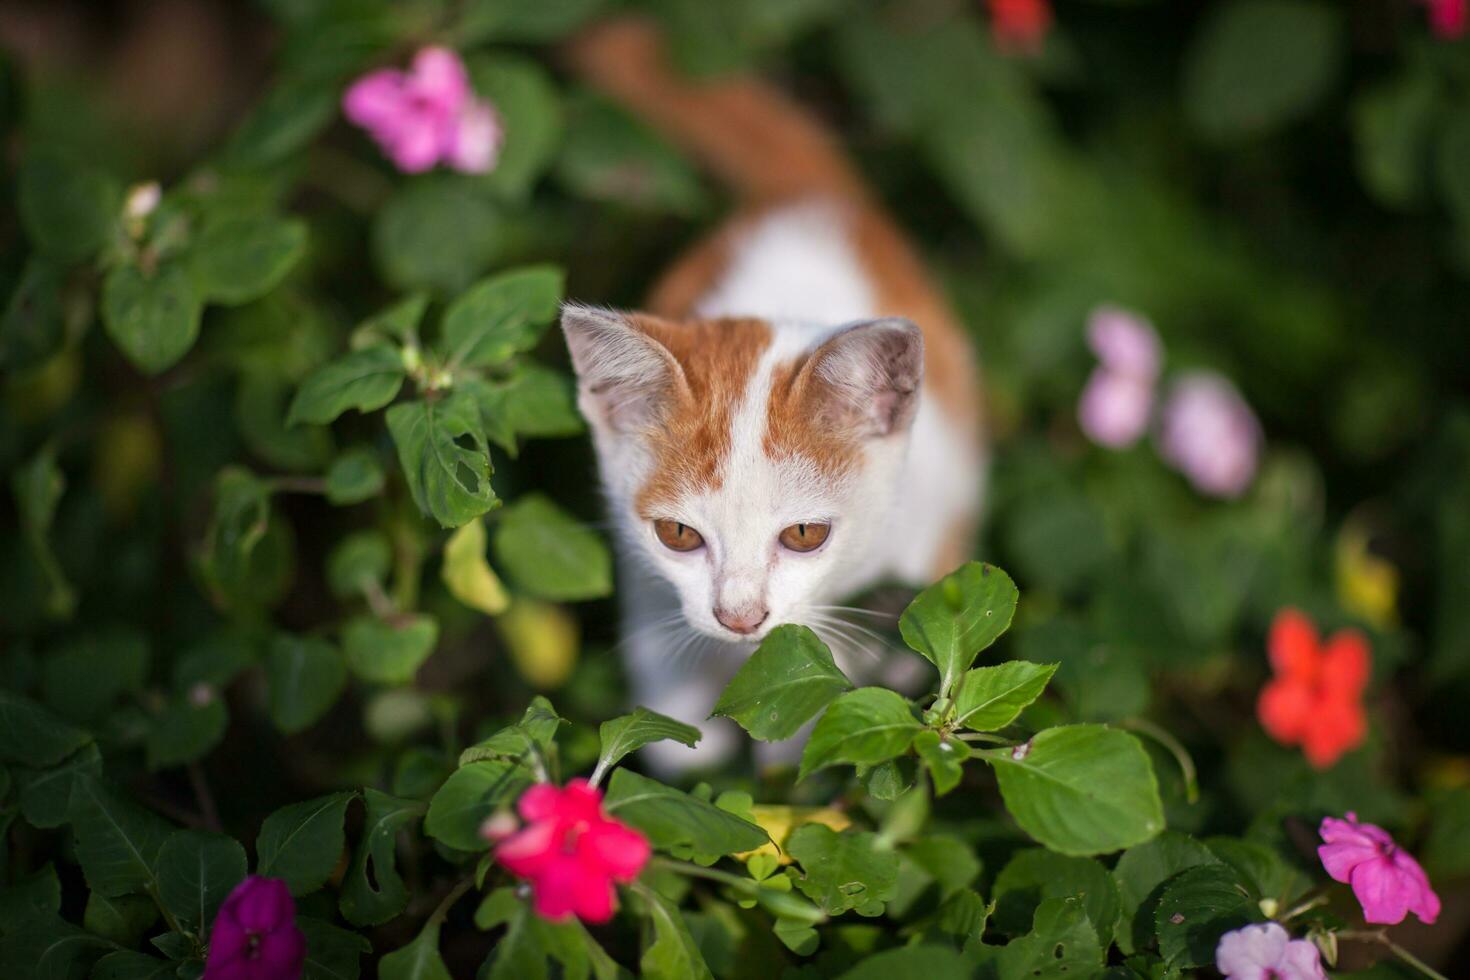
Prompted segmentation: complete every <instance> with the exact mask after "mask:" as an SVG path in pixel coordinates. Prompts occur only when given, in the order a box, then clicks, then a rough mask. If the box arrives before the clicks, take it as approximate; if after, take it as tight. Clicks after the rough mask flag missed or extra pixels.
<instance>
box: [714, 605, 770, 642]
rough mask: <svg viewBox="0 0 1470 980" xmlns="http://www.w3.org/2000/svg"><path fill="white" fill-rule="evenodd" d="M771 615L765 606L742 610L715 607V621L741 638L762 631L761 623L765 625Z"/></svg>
mask: <svg viewBox="0 0 1470 980" xmlns="http://www.w3.org/2000/svg"><path fill="white" fill-rule="evenodd" d="M769 615H770V611H769V610H768V609H766V608H765V607H764V606H749V607H747V608H745V609H740V610H732V609H726V608H725V607H723V606H715V619H717V620H719V623H720V625H721V626H723V627H725V629H727V630H730V631H731V632H733V633H739V634H740V635H741V636H746V635H748V634H750V633H754V632H755V631H756V630H758V629H760V628H761V623H764V622H765V621H766V617H767V616H769Z"/></svg>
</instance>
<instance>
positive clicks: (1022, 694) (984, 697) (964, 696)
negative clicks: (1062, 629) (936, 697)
mask: <svg viewBox="0 0 1470 980" xmlns="http://www.w3.org/2000/svg"><path fill="white" fill-rule="evenodd" d="M1056 671H1057V665H1056V664H1032V663H1027V662H1026V661H1024V660H1012V661H1008V662H1007V663H1003V664H998V665H996V666H994V667H976V668H975V669H974V670H971V671H967V672H966V673H965V675H964V676H963V677H961V678H960V683H959V686H958V687H957V688H956V689H955V694H954V702H955V717H954V723H955V724H956V725H962V726H964V727H965V728H969V729H972V730H974V731H977V732H993V731H997V730H998V729H1001V728H1004V727H1006V726H1007V725H1009V724H1010V723H1011V722H1013V721H1015V720H1016V717H1017V716H1018V715H1020V713H1021V712H1022V711H1023V710H1024V709H1025V708H1026V706H1027V705H1028V704H1030V703H1031V702H1032V701H1035V700H1036V699H1037V698H1039V697H1041V692H1042V691H1044V690H1046V685H1047V682H1048V681H1050V680H1051V675H1052V674H1055V673H1056Z"/></svg>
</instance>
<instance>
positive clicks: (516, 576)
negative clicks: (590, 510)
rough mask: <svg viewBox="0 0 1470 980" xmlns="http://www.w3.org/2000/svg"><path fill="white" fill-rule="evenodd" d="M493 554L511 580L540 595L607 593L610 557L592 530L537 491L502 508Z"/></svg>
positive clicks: (584, 596)
mask: <svg viewBox="0 0 1470 980" xmlns="http://www.w3.org/2000/svg"><path fill="white" fill-rule="evenodd" d="M495 557H496V558H497V559H499V561H500V565H501V567H502V568H504V569H505V572H506V574H507V575H509V576H510V578H511V580H512V581H513V582H515V583H516V585H518V586H520V587H521V588H522V589H525V590H526V591H527V592H529V593H531V594H532V595H534V596H537V597H539V598H542V599H553V600H558V601H574V600H579V599H598V598H601V597H603V596H605V595H608V594H610V593H611V592H612V557H611V556H610V555H609V554H608V550H607V545H606V544H604V543H603V540H602V538H600V537H598V535H597V533H596V532H594V531H591V530H589V529H588V528H587V527H585V526H583V525H582V524H581V523H579V522H578V521H577V520H576V519H575V518H573V517H572V516H571V515H570V514H568V513H567V512H566V511H564V510H562V509H561V508H560V507H558V506H556V504H554V503H552V502H551V501H550V500H548V499H547V498H546V497H544V496H542V495H541V494H535V493H533V494H527V495H526V496H524V497H521V498H520V499H519V500H517V501H516V502H515V503H514V504H512V505H511V506H509V507H507V508H506V509H505V513H504V514H503V515H501V518H500V522H499V525H498V526H497V527H496V529H495Z"/></svg>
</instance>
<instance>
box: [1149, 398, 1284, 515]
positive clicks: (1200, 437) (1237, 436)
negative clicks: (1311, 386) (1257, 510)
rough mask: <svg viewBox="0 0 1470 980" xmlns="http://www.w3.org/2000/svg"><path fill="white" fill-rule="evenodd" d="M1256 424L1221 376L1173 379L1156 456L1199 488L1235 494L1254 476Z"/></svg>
mask: <svg viewBox="0 0 1470 980" xmlns="http://www.w3.org/2000/svg"><path fill="white" fill-rule="evenodd" d="M1261 441H1262V436H1261V424H1260V423H1259V422H1257V421H1256V416H1255V413H1253V412H1252V411H1251V409H1250V406H1249V405H1247V404H1246V403H1245V399H1243V398H1242V397H1241V396H1240V392H1238V391H1236V390H1235V386H1234V385H1232V384H1231V383H1230V382H1229V381H1227V380H1226V379H1225V378H1223V377H1221V376H1220V375H1218V374H1212V373H1209V372H1205V371H1199V372H1195V373H1193V374H1187V375H1184V376H1183V377H1181V378H1180V379H1179V380H1177V381H1176V382H1175V383H1174V386H1173V388H1172V389H1171V390H1170V392H1169V397H1168V399H1167V400H1166V401H1165V403H1164V408H1163V418H1162V422H1161V425H1160V431H1159V455H1161V456H1163V457H1164V461H1165V462H1167V463H1168V464H1169V465H1171V466H1173V467H1174V468H1175V469H1177V470H1179V471H1180V472H1181V473H1183V474H1184V475H1185V477H1187V478H1188V479H1189V482H1190V483H1192V484H1194V488H1195V489H1196V490H1198V491H1199V492H1200V493H1204V494H1208V495H1210V496H1212V497H1238V496H1240V495H1241V494H1242V493H1244V492H1245V490H1246V488H1247V487H1249V486H1250V483H1251V480H1252V479H1253V478H1254V477H1255V475H1256V462H1257V458H1258V457H1259V455H1260V451H1261Z"/></svg>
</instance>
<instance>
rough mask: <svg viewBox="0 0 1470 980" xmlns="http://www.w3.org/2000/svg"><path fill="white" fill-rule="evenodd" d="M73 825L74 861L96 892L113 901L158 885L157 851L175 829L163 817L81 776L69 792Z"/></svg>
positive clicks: (95, 780)
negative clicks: (113, 898) (74, 839)
mask: <svg viewBox="0 0 1470 980" xmlns="http://www.w3.org/2000/svg"><path fill="white" fill-rule="evenodd" d="M71 823H72V832H73V833H74V834H75V835H76V845H77V861H78V862H79V863H80V864H81V866H82V873H83V874H84V875H86V877H87V884H88V885H89V886H91V887H92V888H93V889H94V890H95V891H99V892H101V893H102V894H104V895H106V896H109V897H116V896H118V895H128V894H132V893H134V892H141V891H147V890H149V889H152V888H155V887H157V884H158V879H157V875H156V874H155V871H154V868H155V867H156V865H157V861H158V852H159V849H160V848H162V847H163V842H164V841H165V840H167V839H168V836H169V834H170V833H171V832H172V829H173V828H171V827H170V826H169V825H168V823H167V822H166V821H165V820H163V819H162V818H161V817H157V816H155V815H154V814H153V813H151V812H150V811H148V810H145V809H143V808H142V807H140V806H138V805H137V804H136V803H133V802H132V801H131V800H127V799H124V798H123V797H121V796H118V795H117V794H116V793H114V792H113V791H112V790H111V789H109V788H107V787H106V786H105V785H103V783H102V782H101V781H100V780H98V779H95V778H82V779H78V780H77V781H76V784H75V786H74V787H73V789H72V800H71Z"/></svg>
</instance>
